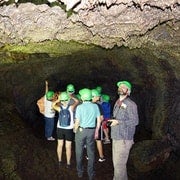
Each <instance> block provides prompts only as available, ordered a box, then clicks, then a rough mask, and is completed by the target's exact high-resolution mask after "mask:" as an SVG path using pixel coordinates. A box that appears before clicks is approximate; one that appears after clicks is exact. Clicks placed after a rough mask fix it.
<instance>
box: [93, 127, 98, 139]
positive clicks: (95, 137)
mask: <svg viewBox="0 0 180 180" xmlns="http://www.w3.org/2000/svg"><path fill="white" fill-rule="evenodd" d="M98 134H99V129H98V128H96V130H95V134H94V139H98Z"/></svg>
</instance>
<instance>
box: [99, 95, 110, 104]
mask: <svg viewBox="0 0 180 180" xmlns="http://www.w3.org/2000/svg"><path fill="white" fill-rule="evenodd" d="M101 97H102V101H103V102H109V101H110V96H109V95H107V94H102V96H101Z"/></svg>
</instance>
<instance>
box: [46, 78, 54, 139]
mask: <svg viewBox="0 0 180 180" xmlns="http://www.w3.org/2000/svg"><path fill="white" fill-rule="evenodd" d="M54 100H55V93H54V91H51V90H49V88H48V81H45V96H44V120H45V137H46V139H47V140H48V141H54V140H55V138H54V137H53V136H52V134H53V130H54V121H55V111H54V109H53V108H52V103H53V101H54Z"/></svg>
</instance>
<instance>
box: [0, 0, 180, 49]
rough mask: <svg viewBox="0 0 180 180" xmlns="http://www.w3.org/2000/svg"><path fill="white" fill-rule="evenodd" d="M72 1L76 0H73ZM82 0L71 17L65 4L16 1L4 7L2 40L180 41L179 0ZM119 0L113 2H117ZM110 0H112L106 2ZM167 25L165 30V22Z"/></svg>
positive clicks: (105, 43)
mask: <svg viewBox="0 0 180 180" xmlns="http://www.w3.org/2000/svg"><path fill="white" fill-rule="evenodd" d="M68 2H71V1H68ZM104 2H106V3H100V2H99V1H87V0H85V1H81V4H78V6H77V7H74V10H76V8H78V7H79V6H80V7H81V8H79V9H78V10H76V11H77V14H76V13H73V14H72V15H71V16H70V17H68V15H67V13H66V12H65V11H64V10H63V9H61V8H60V7H59V6H55V7H52V8H51V7H49V6H47V5H45V4H44V5H34V4H32V3H24V4H20V5H19V6H18V8H16V6H15V5H14V4H12V5H9V6H2V7H0V29H1V31H0V43H1V45H3V44H6V43H10V44H11V43H21V44H26V43H28V42H42V41H46V40H56V39H57V40H66V41H69V40H75V41H79V42H83V43H88V44H90V43H92V44H96V45H100V46H102V47H105V48H112V47H114V46H116V45H117V46H122V45H124V46H128V47H130V48H135V47H142V46H144V44H147V43H150V42H151V43H152V44H153V45H156V46H158V45H159V44H161V43H163V44H164V43H165V44H168V45H170V44H169V41H168V40H169V39H171V42H173V44H174V45H176V46H177V44H178V43H179V41H178V39H177V38H179V32H180V31H179V19H180V6H179V1H174V0H169V1H154V0H151V1H150V0H144V1H143V0H142V1H130V0H128V1H118V0H117V1H104ZM112 2H113V4H111V3H112ZM106 4H107V5H106ZM163 24H166V26H168V28H169V30H170V32H169V31H167V28H165V29H164V30H163V32H162V31H161V28H160V27H161V26H162V25H163Z"/></svg>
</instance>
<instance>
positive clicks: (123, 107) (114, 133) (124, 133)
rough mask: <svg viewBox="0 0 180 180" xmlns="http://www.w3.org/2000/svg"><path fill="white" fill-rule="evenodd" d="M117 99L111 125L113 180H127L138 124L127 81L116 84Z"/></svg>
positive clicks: (130, 87) (129, 85) (135, 106)
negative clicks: (130, 155) (129, 157)
mask: <svg viewBox="0 0 180 180" xmlns="http://www.w3.org/2000/svg"><path fill="white" fill-rule="evenodd" d="M117 86H118V94H119V98H118V100H117V101H116V103H115V105H114V108H113V117H114V119H110V120H108V121H109V122H110V123H111V125H110V126H111V138H112V141H113V143H112V160H113V166H114V177H113V180H127V179H128V176H127V168H126V164H127V160H128V156H129V152H130V149H131V147H132V145H133V143H134V142H133V137H134V134H135V128H136V126H137V125H138V123H139V118H138V111H137V105H136V104H135V102H133V101H132V100H131V99H130V98H129V96H130V93H131V89H132V85H131V83H130V82H128V81H119V82H118V83H117Z"/></svg>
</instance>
